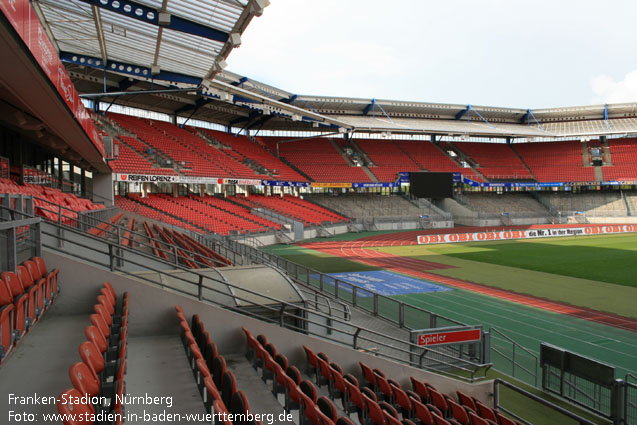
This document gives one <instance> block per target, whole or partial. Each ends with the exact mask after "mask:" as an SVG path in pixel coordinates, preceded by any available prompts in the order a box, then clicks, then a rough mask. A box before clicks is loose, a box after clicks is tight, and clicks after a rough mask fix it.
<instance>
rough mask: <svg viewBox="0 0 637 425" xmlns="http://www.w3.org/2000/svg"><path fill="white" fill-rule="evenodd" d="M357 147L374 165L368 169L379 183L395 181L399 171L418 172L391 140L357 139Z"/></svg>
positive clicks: (415, 165) (416, 165) (408, 158)
mask: <svg viewBox="0 0 637 425" xmlns="http://www.w3.org/2000/svg"><path fill="white" fill-rule="evenodd" d="M356 143H357V144H358V146H359V147H360V148H361V149H362V150H363V151H365V153H366V154H367V156H368V157H369V159H370V160H371V161H372V162H373V163H374V164H375V165H376V167H370V168H369V169H370V170H371V172H372V173H374V175H375V176H376V177H377V178H378V180H379V181H381V182H394V181H396V178H397V174H398V172H400V171H420V170H421V167H420V165H419V164H417V163H416V162H415V161H414V160H413V159H412V158H411V157H410V156H409V155H408V154H407V153H406V152H405V151H404V150H403V149H402V147H401V146H400V145H399V144H397V143H396V142H395V141H393V140H373V139H358V140H356Z"/></svg>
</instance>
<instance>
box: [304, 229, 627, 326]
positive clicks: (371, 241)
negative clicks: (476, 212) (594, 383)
mask: <svg viewBox="0 0 637 425" xmlns="http://www.w3.org/2000/svg"><path fill="white" fill-rule="evenodd" d="M552 227H554V226H552ZM508 229H510V227H508ZM445 230H447V232H445V233H450V232H449V229H445ZM467 230H468V229H466V228H463V229H462V232H465V231H467ZM406 233H407V234H409V235H410V237H411V238H413V239H415V238H416V235H419V234H423V232H422V231H417V232H401V233H398V234H394V236H399V237H400V240H391V239H390V238H388V236H390V235H389V234H385V235H378V237H376V236H373V237H370V238H362V239H359V240H357V241H340V242H339V241H335V242H316V243H306V244H299V246H302V247H304V248H309V249H314V250H317V251H321V252H325V253H327V254H330V255H334V256H338V257H345V258H348V259H350V260H353V261H357V262H359V263H363V264H368V265H371V266H376V267H381V268H383V269H386V270H390V271H394V272H397V273H402V274H406V275H409V276H413V277H417V278H421V279H426V280H429V281H432V282H437V283H440V284H443V285H447V286H451V287H454V288H460V289H464V290H467V291H471V292H475V293H478V294H483V295H488V296H491V297H495V298H499V299H503V300H507V301H511V302H515V303H518V304H523V305H528V306H531V307H535V308H539V309H542V310H546V311H550V312H553V313H560V314H566V315H569V316H573V317H579V318H580V319H585V320H590V321H591V322H596V323H601V324H604V325H608V326H613V327H616V328H619V329H624V330H627V331H631V332H637V319H632V318H629V317H624V316H619V315H616V314H611V313H604V312H601V311H597V310H592V309H589V308H585V307H578V306H573V305H570V304H567V303H562V302H558V301H550V300H546V299H543V298H539V297H535V296H532V295H524V294H518V293H516V292H513V291H509V290H506V289H498V288H492V287H490V286H486V285H483V284H480V283H475V282H471V281H468V280H462V279H455V278H451V277H447V276H440V275H437V274H433V273H428V272H425V271H423V270H435V269H445V268H452V267H453V266H448V265H445V264H439V263H435V262H431V261H423V260H419V259H417V258H410V257H402V256H399V255H393V254H389V253H387V252H381V251H375V250H370V249H367V248H370V247H377V246H401V245H415V244H416V243H415V240H412V241H408V240H406V238H403V237H404V236H406ZM381 237H382V238H381ZM410 242H412V243H410Z"/></svg>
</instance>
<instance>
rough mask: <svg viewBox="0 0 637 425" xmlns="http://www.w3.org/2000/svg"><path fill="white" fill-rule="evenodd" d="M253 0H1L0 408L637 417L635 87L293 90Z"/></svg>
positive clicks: (222, 420)
mask: <svg viewBox="0 0 637 425" xmlns="http://www.w3.org/2000/svg"><path fill="white" fill-rule="evenodd" d="M269 3H270V2H269V1H268V0H205V1H194V0H183V1H176V0H162V1H159V0H135V1H133V0H32V1H27V0H0V9H1V10H2V17H1V18H0V21H1V25H0V52H1V53H2V58H3V65H2V66H0V95H1V97H0V111H1V113H0V138H1V140H2V143H0V253H1V254H0V273H1V274H0V410H2V411H4V412H6V413H0V415H4V416H3V417H2V423H14V422H40V423H42V422H51V423H64V424H67V425H68V424H93V423H96V424H109V425H110V424H122V423H130V424H132V423H162V422H165V423H175V424H177V423H186V424H197V423H212V424H230V425H231V424H272V423H294V424H297V425H307V424H313V425H334V424H335V425H349V424H354V425H399V424H404V425H411V424H416V425H418V424H423V425H449V424H451V425H458V424H460V425H511V424H513V425H514V424H520V425H521V424H551V425H553V424H557V425H561V424H614V425H631V424H633V425H634V424H637V354H635V353H637V338H636V335H637V307H636V306H637V304H636V301H637V273H635V266H634V263H635V254H636V252H635V251H636V250H637V248H636V247H637V103H606V104H600V105H590V106H565V107H564V106H561V107H554V108H513V107H509V106H505V107H498V106H479V105H471V104H451V103H427V102H417V101H409V100H387V99H376V98H372V97H369V98H357V97H347V96H343V97H338V96H331V95H330V96H327V95H325V96H322V95H303V94H298V93H295V92H293V91H287V90H286V87H276V84H271V83H268V82H262V81H259V80H258V79H253V78H251V77H249V76H246V75H241V74H239V73H234V72H231V71H230V70H228V69H227V68H228V66H227V60H228V58H229V57H230V56H232V55H233V54H234V53H233V51H234V50H235V49H237V48H238V47H239V46H241V45H242V43H243V42H244V41H245V40H243V41H242V38H244V33H245V31H246V29H247V28H248V27H249V26H250V25H254V23H253V22H256V20H267V19H268V6H271V5H270V4H269ZM257 67H258V65H256V64H255V68H257ZM287 89H289V88H287ZM523 102H524V100H522V102H521V103H523Z"/></svg>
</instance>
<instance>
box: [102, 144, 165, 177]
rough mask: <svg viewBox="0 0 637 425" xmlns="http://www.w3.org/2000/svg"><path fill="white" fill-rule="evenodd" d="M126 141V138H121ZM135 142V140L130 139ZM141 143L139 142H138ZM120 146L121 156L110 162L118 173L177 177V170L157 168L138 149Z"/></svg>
mask: <svg viewBox="0 0 637 425" xmlns="http://www.w3.org/2000/svg"><path fill="white" fill-rule="evenodd" d="M121 138H122V139H124V136H122V137H121ZM128 139H130V140H135V139H133V138H128ZM138 143H139V142H138ZM118 145H119V156H118V157H117V159H116V160H113V161H111V162H110V166H111V168H112V169H113V171H115V172H116V173H129V174H151V175H152V174H160V175H176V174H177V173H176V172H175V170H173V169H170V168H157V167H153V165H152V164H151V163H150V162H149V161H148V160H147V159H146V158H144V157H143V156H141V155H140V153H139V152H138V151H137V150H136V149H132V148H130V147H128V146H127V145H124V144H123V143H118Z"/></svg>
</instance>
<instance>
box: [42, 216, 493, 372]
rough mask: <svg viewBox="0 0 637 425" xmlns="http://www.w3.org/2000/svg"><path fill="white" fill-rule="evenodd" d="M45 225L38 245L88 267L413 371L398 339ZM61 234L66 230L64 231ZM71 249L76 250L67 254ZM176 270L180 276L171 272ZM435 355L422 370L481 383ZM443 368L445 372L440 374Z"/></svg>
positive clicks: (470, 367) (468, 367) (469, 365)
mask: <svg viewBox="0 0 637 425" xmlns="http://www.w3.org/2000/svg"><path fill="white" fill-rule="evenodd" d="M43 224H44V226H43V229H42V235H43V240H45V238H46V241H52V242H53V243H50V244H49V243H46V242H43V244H42V246H43V247H45V248H48V249H51V250H53V251H61V252H69V251H73V256H74V257H75V258H77V259H79V260H84V261H87V262H90V263H91V264H93V265H96V266H98V267H102V268H104V269H107V270H111V271H117V272H120V273H122V274H124V275H128V276H130V277H131V278H134V279H138V280H144V281H146V282H149V283H151V284H153V285H156V286H159V287H161V288H164V289H170V290H172V291H175V292H177V293H180V294H183V295H186V296H190V297H193V298H196V299H198V300H200V301H204V302H208V303H211V304H214V305H217V306H220V307H223V308H226V309H229V310H232V311H236V312H239V313H241V314H245V315H248V316H251V317H255V318H258V319H260V320H263V321H267V322H271V323H277V324H279V325H280V326H282V327H286V328H288V329H292V330H296V331H299V332H303V333H306V334H310V335H316V336H319V337H321V338H323V339H327V340H329V341H332V342H336V343H339V344H345V345H347V346H349V347H351V348H353V349H361V348H363V349H369V348H370V347H376V348H377V351H376V355H378V356H381V357H385V358H389V359H392V360H395V361H399V362H402V363H406V364H409V365H411V366H417V365H416V364H414V363H413V362H411V361H410V359H409V354H410V353H411V352H413V351H414V350H417V349H418V348H419V347H418V346H416V345H415V344H411V343H409V342H407V341H404V340H402V339H399V338H397V337H394V336H391V335H385V334H383V333H380V332H377V331H374V330H371V329H368V328H365V327H362V326H358V325H354V324H352V323H351V322H350V321H346V320H343V319H340V318H337V317H334V316H333V315H332V316H330V315H329V314H326V313H323V312H321V311H315V310H309V309H307V308H306V307H304V306H303V305H298V304H294V303H289V302H286V301H282V300H279V299H276V298H274V297H271V296H269V295H266V294H262V293H259V292H256V291H253V290H251V289H248V288H245V287H239V286H236V285H234V284H232V283H230V282H227V281H225V280H223V279H217V278H213V277H211V276H208V275H204V274H201V273H199V272H198V271H197V270H193V269H187V268H185V267H182V266H181V265H179V264H175V265H174V267H173V268H172V269H170V270H160V269H157V268H153V266H152V264H153V261H157V259H156V258H155V257H154V256H152V255H151V254H147V253H144V252H140V251H137V250H133V249H131V248H129V247H125V246H122V245H119V244H117V243H116V242H113V241H110V240H104V239H99V238H90V237H88V236H86V235H85V234H84V233H82V232H80V231H79V230H77V229H74V228H70V227H63V228H61V227H60V226H58V225H57V224H55V223H51V222H44V223H43ZM60 230H64V232H61V231H60ZM70 234H74V235H81V236H85V237H86V238H88V239H82V240H81V241H78V240H77V238H71V237H69V236H70ZM96 242H97V243H96ZM60 245H61V246H62V247H61V246H60ZM71 247H74V249H73V250H71V249H70V248H71ZM100 259H101V260H100ZM148 260H153V261H148ZM121 264H132V265H134V266H136V267H135V268H136V270H137V271H136V272H131V271H129V269H128V268H125V267H122V266H121ZM139 270H146V271H152V272H154V273H157V275H158V276H160V277H159V278H158V279H156V280H155V279H152V278H150V277H149V276H148V275H145V274H143V273H142V274H140V273H138V271H139ZM175 270H177V271H179V272H181V273H175ZM165 281H172V282H175V283H174V284H172V285H170V286H168V285H167V284H166V283H164V282H165ZM237 294H242V295H237ZM243 294H245V295H243ZM246 307H248V308H246ZM254 307H258V308H254ZM436 354H437V357H438V358H437V359H436V363H437V364H436V368H433V367H430V366H427V367H424V369H429V370H436V371H438V372H439V373H440V372H442V373H445V374H447V375H449V376H454V377H456V378H458V379H462V380H466V381H471V382H473V381H475V380H477V379H481V378H483V377H481V376H477V372H479V371H484V370H485V369H488V366H489V365H483V364H478V363H475V362H470V361H467V360H460V359H458V358H455V357H454V356H452V355H448V354H445V353H436ZM443 368H444V370H441V369H443ZM485 375H486V373H485ZM467 376H469V378H467Z"/></svg>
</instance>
